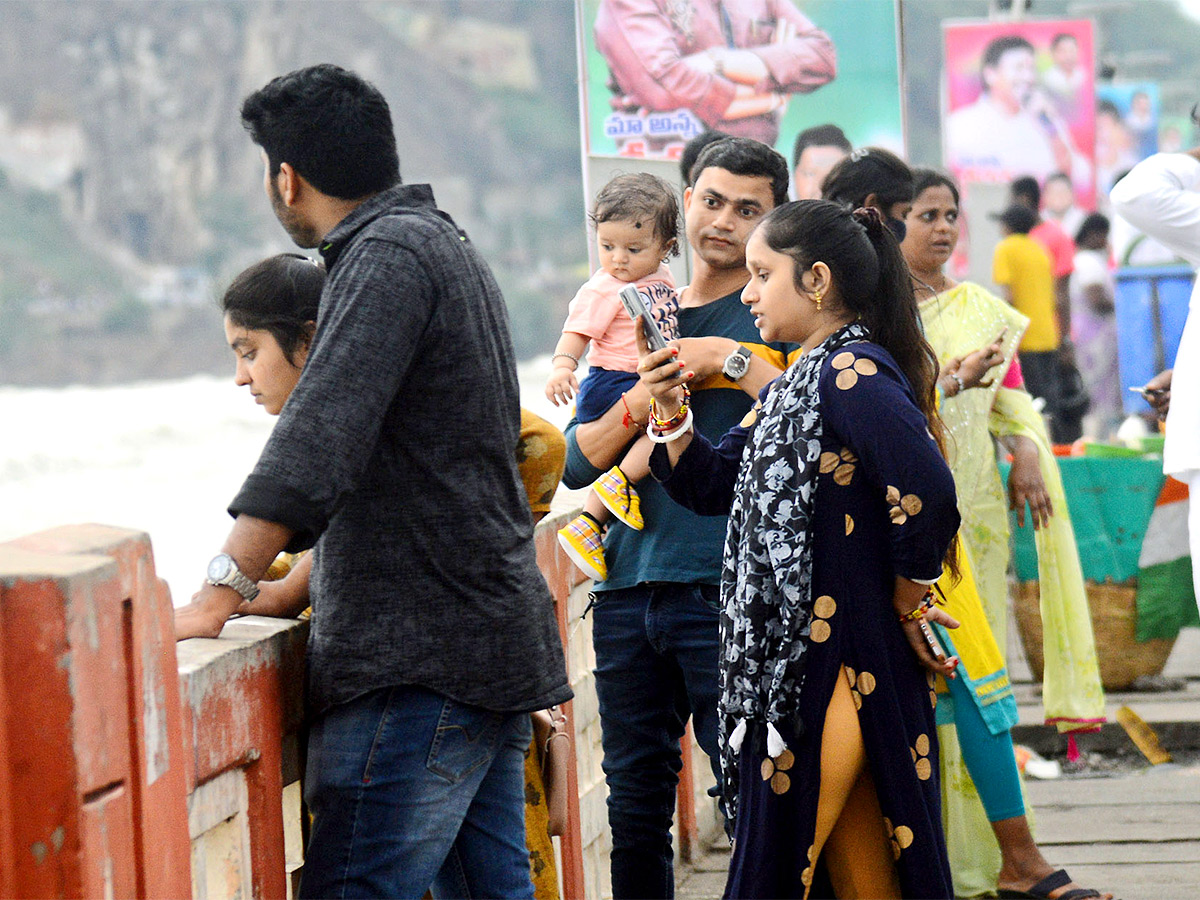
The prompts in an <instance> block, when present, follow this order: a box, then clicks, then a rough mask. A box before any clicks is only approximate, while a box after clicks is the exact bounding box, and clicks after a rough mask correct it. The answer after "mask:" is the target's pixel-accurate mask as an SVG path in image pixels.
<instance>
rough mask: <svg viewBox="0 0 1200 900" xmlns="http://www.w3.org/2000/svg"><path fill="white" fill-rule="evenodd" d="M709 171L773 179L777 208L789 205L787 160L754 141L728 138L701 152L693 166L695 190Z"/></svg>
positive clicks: (760, 142)
mask: <svg viewBox="0 0 1200 900" xmlns="http://www.w3.org/2000/svg"><path fill="white" fill-rule="evenodd" d="M705 169H724V170H725V171H727V172H731V173H732V174H734V175H747V176H750V177H762V178H769V179H770V180H771V195H772V197H773V198H774V201H775V205H776V206H779V204H781V203H786V202H787V195H788V181H789V179H790V177H791V176H790V174H789V172H788V164H787V160H786V159H784V158H783V155H782V154H780V153H779V152H778V151H776V150H773V149H771V148H770V147H768V146H767V145H766V144H764V143H763V142H762V141H756V140H754V139H753V138H744V137H727V138H723V139H722V140H719V141H714V142H713V143H711V144H709V145H708V146H707V147H705V148H704V150H702V151H701V153H700V156H699V157H698V158H697V159H696V164H695V165H694V166H692V171H691V173H690V178H689V180H688V185H689V186H690V187H695V186H696V182H697V181H698V180H699V178H700V173H701V172H703V171H704V170H705Z"/></svg>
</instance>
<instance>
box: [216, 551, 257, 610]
mask: <svg viewBox="0 0 1200 900" xmlns="http://www.w3.org/2000/svg"><path fill="white" fill-rule="evenodd" d="M204 580H205V581H207V582H208V583H209V584H211V585H214V586H217V587H231V588H233V589H234V590H235V591H237V592H238V593H239V594H241V595H242V599H243V600H245V601H246V602H247V603H249V602H250V601H251V600H253V599H254V598H255V597H257V596H258V585H257V584H255V583H254V582H253V581H251V580H250V579H249V578H247V577H246V576H245V575H243V574H242V571H241V569H239V568H238V567H237V563H235V562H234V561H233V557H232V556H230V555H229V554H228V553H218V554H217V555H216V556H214V557H213V558H212V560H211V561H210V562H209V564H208V577H207V578H205V579H204Z"/></svg>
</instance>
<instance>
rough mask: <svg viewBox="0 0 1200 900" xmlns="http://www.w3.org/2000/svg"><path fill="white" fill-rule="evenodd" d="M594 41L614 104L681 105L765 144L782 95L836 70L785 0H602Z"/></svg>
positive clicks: (827, 48)
mask: <svg viewBox="0 0 1200 900" xmlns="http://www.w3.org/2000/svg"><path fill="white" fill-rule="evenodd" d="M595 41H596V46H597V47H598V48H599V50H600V52H601V53H602V54H603V55H604V58H605V60H607V62H608V67H609V71H610V72H611V74H612V78H611V79H610V82H609V87H610V88H611V89H612V90H613V98H612V101H611V102H612V106H613V109H614V110H616V111H618V112H633V111H636V110H637V109H638V108H642V109H645V110H646V111H648V112H663V111H667V110H675V109H688V110H691V112H692V113H693V114H694V115H695V116H696V117H697V118H699V119H700V120H701V121H702V122H703V123H704V125H705V126H706V127H708V128H710V129H716V130H718V131H723V132H725V133H726V134H730V135H736V136H739V137H749V138H754V139H756V140H759V141H762V142H763V143H765V144H768V145H772V146H773V145H774V144H775V141H776V140H777V139H778V137H779V122H780V120H781V119H782V118H783V114H784V112H785V110H786V108H787V103H788V100H789V98H790V95H792V94H807V93H810V92H811V91H815V90H816V89H817V88H819V87H821V86H822V85H824V84H828V83H829V82H830V81H832V80H833V79H834V76H835V75H836V74H837V54H836V52H835V50H834V46H833V42H832V41H831V40H830V39H829V35H827V34H826V33H825V32H823V31H821V29H819V28H817V26H816V25H814V24H813V23H812V21H810V20H809V19H808V18H807V17H805V16H804V15H803V14H802V13H801V12H800V11H799V10H798V9H796V7H795V6H794V5H793V4H792V2H791V0H601V2H600V8H599V11H598V12H597V15H596V25H595Z"/></svg>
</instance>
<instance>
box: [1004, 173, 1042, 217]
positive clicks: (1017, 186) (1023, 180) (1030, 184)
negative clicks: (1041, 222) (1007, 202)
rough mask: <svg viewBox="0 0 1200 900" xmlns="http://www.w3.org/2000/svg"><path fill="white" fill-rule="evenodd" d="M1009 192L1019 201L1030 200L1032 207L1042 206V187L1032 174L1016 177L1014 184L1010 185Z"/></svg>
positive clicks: (1039, 207)
mask: <svg viewBox="0 0 1200 900" xmlns="http://www.w3.org/2000/svg"><path fill="white" fill-rule="evenodd" d="M1008 193H1009V196H1011V197H1012V198H1013V199H1014V200H1016V201H1017V202H1020V201H1022V200H1028V201H1029V206H1030V207H1031V208H1032V209H1041V208H1042V189H1041V187H1040V186H1039V185H1038V180H1037V179H1036V178H1034V177H1033V176H1032V175H1022V176H1021V177H1020V178H1014V179H1013V180H1012V184H1010V185H1009V186H1008Z"/></svg>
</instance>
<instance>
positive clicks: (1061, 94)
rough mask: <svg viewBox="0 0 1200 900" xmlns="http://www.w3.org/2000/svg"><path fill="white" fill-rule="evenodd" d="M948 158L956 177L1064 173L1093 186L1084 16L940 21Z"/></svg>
mask: <svg viewBox="0 0 1200 900" xmlns="http://www.w3.org/2000/svg"><path fill="white" fill-rule="evenodd" d="M943 29H944V34H945V47H946V103H945V108H944V109H945V113H944V120H943V125H942V140H943V154H944V158H945V162H946V166H947V168H949V169H950V171H951V172H953V173H954V175H955V176H956V177H957V178H958V179H959V181H960V182H962V183H963V184H969V183H971V182H981V181H985V182H1009V181H1012V180H1013V179H1014V178H1018V177H1020V176H1022V175H1033V176H1034V177H1036V178H1037V179H1038V180H1039V181H1040V182H1042V183H1045V181H1046V179H1047V178H1048V177H1049V176H1050V175H1053V174H1055V173H1058V172H1062V173H1064V174H1066V175H1068V176H1069V177H1070V179H1071V183H1072V185H1073V186H1074V188H1075V196H1076V197H1077V198H1078V200H1079V202H1080V203H1081V204H1083V205H1084V206H1086V207H1087V208H1089V209H1090V208H1092V207H1093V206H1094V203H1095V194H1096V169H1095V160H1094V147H1095V140H1096V108H1095V84H1094V79H1093V74H1092V73H1093V71H1094V58H1095V49H1094V42H1093V38H1092V23H1091V22H1090V21H1089V20H1085V19H1080V20H1062V21H1052V20H1044V21H1043V20H1025V21H1021V22H1003V23H1001V22H979V23H974V22H972V23H965V22H964V23H947V24H946V25H944V26H943Z"/></svg>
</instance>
